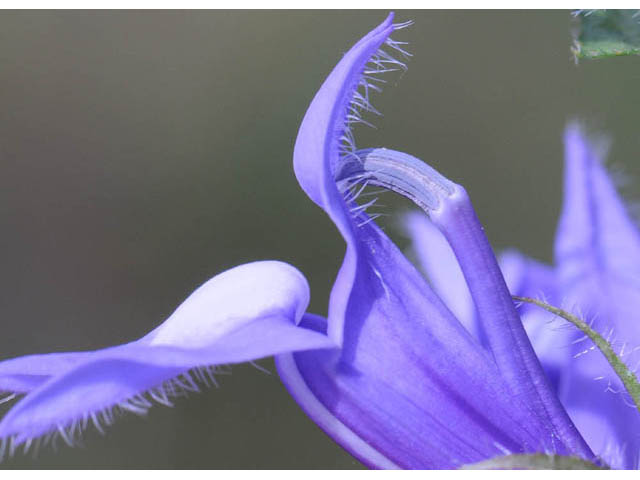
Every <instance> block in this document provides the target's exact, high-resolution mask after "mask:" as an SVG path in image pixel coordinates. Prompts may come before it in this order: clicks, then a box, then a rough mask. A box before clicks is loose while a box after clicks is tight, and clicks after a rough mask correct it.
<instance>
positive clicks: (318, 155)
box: [293, 14, 393, 344]
mask: <svg viewBox="0 0 640 480" xmlns="http://www.w3.org/2000/svg"><path fill="white" fill-rule="evenodd" d="M392 22H393V14H390V15H389V16H388V17H387V18H386V19H385V21H384V22H382V23H381V24H380V25H379V26H378V27H377V28H376V29H374V30H372V31H371V32H370V33H369V34H368V35H366V36H365V37H364V38H362V39H361V40H360V41H359V42H358V43H356V44H355V45H354V46H353V47H352V48H351V49H350V50H349V51H348V52H347V53H346V54H345V55H344V57H342V60H340V62H339V63H338V65H337V66H336V67H335V68H334V69H333V71H332V72H331V74H330V75H329V76H328V77H327V79H326V80H325V81H324V83H323V84H322V86H321V87H320V90H319V91H318V93H317V94H316V96H315V97H314V99H313V101H312V102H311V105H310V106H309V109H308V110H307V113H306V114H305V116H304V118H303V120H302V124H301V125H300V130H299V131H298V137H297V139H296V144H295V148H294V152H293V166H294V170H295V174H296V177H297V179H298V182H299V183H300V186H301V187H302V188H303V190H304V191H305V192H306V193H307V195H309V197H310V198H311V199H312V200H313V201H314V202H316V203H317V204H318V205H319V206H320V207H322V208H323V209H324V210H325V212H327V214H328V215H329V216H330V217H331V219H332V220H333V222H334V223H335V224H336V226H337V227H338V229H339V230H340V232H341V233H342V235H343V236H344V237H345V240H347V253H346V255H345V258H344V261H343V263H342V267H341V268H340V272H339V273H338V278H337V279H336V282H335V284H334V288H333V290H332V293H331V298H330V300H329V329H328V332H327V333H328V335H329V336H330V337H331V338H332V339H333V340H334V341H336V343H338V344H342V335H343V323H344V316H345V310H346V308H347V301H348V298H349V290H350V289H351V285H352V284H353V281H354V278H355V274H356V262H357V258H356V253H355V251H354V250H353V240H354V238H355V232H354V225H353V223H352V221H351V215H350V213H349V211H348V208H347V206H346V204H345V202H344V200H343V198H342V194H341V193H340V192H339V191H338V188H337V186H336V184H335V181H334V173H335V172H334V168H335V166H336V164H337V163H338V160H339V142H340V138H339V137H340V135H341V133H342V132H343V131H344V130H345V128H346V125H345V117H346V110H347V107H348V105H349V102H351V99H352V97H353V94H354V92H355V90H356V89H357V87H358V84H359V82H360V80H361V78H362V72H363V70H364V68H365V65H366V64H367V62H368V61H369V60H370V59H371V56H372V55H373V54H374V53H375V52H376V51H377V50H378V49H379V48H380V46H381V45H382V44H383V43H384V42H385V41H386V40H387V38H389V35H390V34H391V32H392V31H393V24H392Z"/></svg>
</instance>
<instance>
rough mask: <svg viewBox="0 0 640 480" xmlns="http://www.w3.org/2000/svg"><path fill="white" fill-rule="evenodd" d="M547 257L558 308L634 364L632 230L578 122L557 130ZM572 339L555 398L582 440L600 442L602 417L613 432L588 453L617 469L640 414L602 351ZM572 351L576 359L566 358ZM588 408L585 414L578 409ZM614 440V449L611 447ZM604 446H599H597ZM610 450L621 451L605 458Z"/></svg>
mask: <svg viewBox="0 0 640 480" xmlns="http://www.w3.org/2000/svg"><path fill="white" fill-rule="evenodd" d="M555 256H556V265H557V275H558V287H559V292H560V295H561V297H562V300H563V306H564V307H565V308H566V309H568V310H573V311H574V312H576V313H578V314H580V315H582V316H583V317H584V318H585V319H586V320H587V321H589V322H591V323H592V327H593V328H594V329H595V330H597V331H598V332H599V333H600V334H602V335H603V336H605V337H606V338H609V339H610V341H611V342H612V344H613V345H614V348H615V349H616V350H617V351H618V352H619V353H620V355H621V357H622V359H623V361H624V362H625V363H626V364H627V365H628V366H629V367H630V368H631V369H632V370H636V369H637V366H638V365H639V364H640V363H639V362H640V353H639V352H638V350H637V348H636V347H637V346H638V345H640V329H638V328H637V325H636V323H637V322H636V321H635V318H636V316H637V312H638V310H639V309H640V234H639V233H638V229H637V227H636V225H635V224H634V222H633V221H632V220H631V219H630V218H629V216H628V214H627V211H626V208H625V206H624V203H623V202H622V200H621V199H620V197H619V196H618V194H617V193H616V189H615V186H614V184H613V182H612V181H611V179H610V178H609V176H608V175H607V172H606V169H605V168H604V166H603V165H602V161H601V159H600V158H599V156H598V154H597V151H596V149H595V148H594V146H593V145H592V144H590V143H589V141H588V140H587V139H586V138H585V136H584V134H583V133H582V131H581V130H580V128H579V127H578V126H576V125H571V126H569V127H568V128H567V131H566V133H565V189H564V204H563V209H562V214H561V217H560V222H559V225H558V232H557V235H556V244H555ZM580 337H581V334H580V333H579V332H575V333H574V335H573V339H574V340H575V341H576V343H575V345H572V347H571V348H570V349H568V351H567V356H568V357H570V358H571V359H572V360H571V368H567V369H566V370H565V372H564V373H565V375H564V377H563V383H562V388H561V391H560V394H561V399H562V400H563V403H564V404H565V405H566V406H567V409H568V410H569V413H570V414H573V412H574V411H575V412H578V411H579V412H581V414H580V415H575V416H576V422H577V426H578V428H579V429H580V430H581V431H582V432H584V435H585V438H586V439H587V441H588V442H590V443H591V444H593V445H594V446H595V445H602V443H603V440H602V437H601V433H599V432H600V431H601V426H599V423H594V422H592V421H585V420H584V419H588V418H591V419H593V418H596V417H600V418H604V419H607V421H609V427H608V429H609V430H611V431H613V432H615V438H613V439H611V438H609V439H607V441H606V443H607V445H608V446H607V452H608V453H607V452H603V451H596V453H598V454H601V455H603V457H604V458H605V460H606V461H608V462H609V463H610V464H611V465H612V466H614V467H618V468H636V467H637V463H638V460H637V454H636V452H637V451H638V449H639V448H640V438H639V437H638V435H637V432H638V431H639V430H640V415H638V412H637V411H636V410H635V409H633V408H629V407H627V406H626V405H625V404H624V403H625V395H626V394H625V393H624V389H623V387H622V385H621V383H620V382H619V380H618V379H617V378H616V376H615V375H614V373H613V371H612V370H611V368H610V367H609V365H608V364H607V362H606V361H605V360H604V358H603V357H602V355H601V354H600V353H599V352H597V351H593V350H592V349H591V344H589V343H588V342H584V341H579V340H580ZM574 357H576V358H575V359H574ZM587 411H591V412H594V414H592V415H586V414H585V412H587ZM611 445H616V448H611ZM601 448H604V447H601ZM612 451H617V452H623V453H621V454H617V455H615V456H613V457H612V458H609V457H608V454H609V453H610V452H612Z"/></svg>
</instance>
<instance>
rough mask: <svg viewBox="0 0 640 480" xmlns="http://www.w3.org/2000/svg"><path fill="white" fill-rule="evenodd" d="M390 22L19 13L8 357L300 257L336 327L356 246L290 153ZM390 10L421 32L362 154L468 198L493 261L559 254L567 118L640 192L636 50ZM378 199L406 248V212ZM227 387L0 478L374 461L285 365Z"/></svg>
mask: <svg viewBox="0 0 640 480" xmlns="http://www.w3.org/2000/svg"><path fill="white" fill-rule="evenodd" d="M385 15H386V12H383V11H368V12H365V11H361V12H355V11H342V12H330V11H321V12H313V11H304V12H288V11H282V12H274V11H270V12H245V11H243V12H233V11H193V12H180V11H172V12H147V11H126V12H102V11H92V12H81V11H58V12H31V11H30V12H11V11H3V12H1V13H0V65H2V67H1V69H0V105H1V107H0V231H1V234H0V265H1V268H0V322H1V323H0V325H1V329H0V357H1V358H9V357H13V356H16V355H22V354H28V353H34V352H46V351H64V350H75V349H90V348H100V347H105V346H108V345H112V344H115V343H119V342H123V341H128V340H132V339H135V338H137V337H139V336H141V335H143V334H144V333H146V332H147V331H149V330H150V329H151V328H153V327H154V326H156V325H157V324H158V323H159V322H161V321H162V320H163V319H164V318H166V317H167V316H168V315H169V314H170V313H171V312H172V310H173V309H174V307H176V306H177V305H178V304H179V303H180V302H181V301H182V300H183V299H184V298H185V297H186V296H187V295H188V294H189V293H190V292H191V291H192V290H193V289H194V288H195V287H196V286H198V285H199V284H201V283H202V282H203V281H205V280H206V279H208V278H209V277H211V276H213V275H214V274H216V273H217V272H220V271H222V270H225V269H227V268H229V267H231V266H234V265H237V264H240V263H243V262H248V261H252V260H258V259H280V260H284V261H287V262H290V263H292V264H294V265H296V266H297V267H298V268H299V269H300V270H301V271H302V272H304V274H305V275H306V276H307V278H308V279H309V282H310V284H311V288H312V301H311V310H312V311H314V312H317V313H326V304H327V298H328V293H329V290H330V287H331V284H332V280H333V278H334V276H335V274H336V272H337V269H338V267H339V265H340V262H341V259H342V255H343V251H344V245H343V242H342V240H341V238H340V237H339V236H338V234H337V231H336V229H335V228H334V226H333V225H332V224H331V223H330V222H329V221H328V219H327V218H326V217H325V215H324V213H323V212H322V211H321V210H320V209H319V208H317V207H316V206H315V205H314V204H313V203H312V202H311V201H310V200H308V199H307V197H306V196H305V195H304V193H302V191H301V190H300V188H299V187H298V185H297V183H296V180H295V177H294V175H293V171H292V167H291V158H292V150H293V144H294V140H295V136H296V132H297V128H298V125H299V123H300V120H301V119H302V116H303V114H304V112H305V110H306V108H307V105H308V104H309V102H310V100H311V99H312V97H313V95H314V93H315V91H316V90H317V88H318V87H319V86H320V84H321V83H322V81H323V79H324V78H325V76H326V75H327V74H328V73H329V71H330V70H331V69H332V67H333V66H334V65H335V63H336V62H337V61H338V60H339V59H340V58H341V55H342V54H343V53H344V52H345V51H346V50H347V49H348V48H349V47H350V46H351V45H352V44H353V43H354V42H355V41H356V40H357V39H359V38H360V37H361V36H362V35H363V34H365V33H366V32H367V31H368V30H370V29H371V28H373V27H374V26H375V25H377V23H379V22H380V21H381V20H382V19H383V18H384V17H385ZM396 18H397V19H398V21H405V20H409V19H413V20H415V25H414V26H413V27H411V28H410V29H407V30H403V31H401V32H398V33H397V34H396V35H395V36H394V38H396V39H398V40H405V41H409V42H410V46H409V49H410V51H411V52H412V53H413V54H414V57H413V58H412V59H411V60H410V62H409V71H408V72H407V73H406V74H404V75H402V76H396V77H390V80H391V81H390V85H389V86H388V88H386V91H385V93H384V94H383V95H382V96H379V97H378V98H377V99H376V100H375V105H376V106H377V108H378V109H379V110H381V111H382V112H383V113H384V117H382V118H378V119H376V120H375V124H376V125H377V127H378V129H377V130H375V131H372V130H366V129H363V128H361V129H360V130H359V131H358V132H357V138H358V140H359V145H360V146H388V147H393V148H397V149H400V150H403V151H407V152H410V153H412V154H414V155H417V156H418V157H421V158H423V159H424V160H425V161H427V162H429V163H430V164H431V165H432V166H434V167H435V168H437V169H439V170H440V171H441V172H442V173H444V174H445V175H446V176H448V177H449V178H451V179H453V180H454V181H457V182H459V183H461V184H463V185H464V186H465V187H466V188H467V190H468V191H469V193H470V195H471V196H472V199H473V200H474V203H475V206H476V208H477V211H478V214H479V216H480V218H481V220H482V222H483V223H484V225H485V227H486V231H487V233H488V235H489V237H490V239H491V241H492V243H493V245H494V246H495V248H496V249H503V248H506V247H509V246H513V247H517V248H518V249H520V250H522V251H524V252H526V253H528V254H530V255H533V256H535V257H537V258H539V259H541V260H544V261H551V259H552V240H553V235H554V229H555V223H556V218H557V216H558V213H559V209H560V200H561V181H562V177H561V175H562V141H561V138H562V131H563V128H564V126H565V124H566V122H567V121H568V120H570V119H572V118H578V119H582V120H583V121H585V122H586V123H587V125H589V126H590V128H591V129H592V130H593V131H595V132H599V133H608V134H609V135H610V137H611V138H612V140H613V143H612V148H611V153H610V159H611V161H612V164H613V165H614V166H616V167H617V170H619V171H624V172H625V174H624V175H621V176H620V177H621V178H622V177H624V178H626V179H631V180H630V181H628V182H627V185H626V187H625V190H626V192H627V193H628V195H629V196H630V197H631V198H633V197H634V195H635V196H637V194H638V193H640V183H639V182H640V166H639V165H638V162H637V159H638V153H637V152H639V151H640V135H638V121H639V120H640V109H639V108H638V105H640V89H639V88H638V85H639V84H640V59H639V58H637V57H635V58H634V57H629V58H614V59H609V60H601V61H592V62H586V61H585V62H583V63H581V64H579V65H575V64H574V63H573V61H572V58H571V55H570V53H569V45H570V40H571V36H570V32H569V30H570V16H569V13H568V12H566V11H551V12H543V11H537V12H528V11H518V12H496V11H482V12H475V11H472V12H464V11H456V12H447V11H418V12H414V11H412V12H408V11H399V12H397V17H396ZM634 179H635V182H634ZM382 203H384V204H385V205H387V206H386V207H385V208H384V209H383V210H382V211H383V212H385V213H387V214H390V216H388V217H386V218H385V219H384V222H385V223H386V225H387V227H386V228H387V231H388V232H389V233H390V234H391V235H392V236H393V237H394V238H395V239H397V241H398V243H400V244H401V245H406V239H404V238H403V236H402V234H401V232H400V231H399V230H398V229H397V227H396V224H397V221H396V220H397V218H398V214H399V212H401V211H402V209H404V208H407V207H408V205H407V203H406V202H403V201H402V200H399V199H396V198H393V197H392V196H385V201H384V202H382ZM260 363H261V365H262V366H264V367H266V368H268V369H270V370H271V371H274V370H273V364H272V362H271V360H264V361H262V362H260ZM219 380H220V387H219V388H213V389H210V390H207V391H205V392H203V393H201V394H197V395H192V396H191V397H190V398H188V399H179V400H178V401H176V406H175V407H174V408H166V407H156V408H154V409H152V410H151V411H150V413H149V415H148V416H147V417H145V418H140V417H136V416H134V415H126V416H125V417H123V418H122V419H120V421H118V422H117V423H116V424H115V425H114V426H113V427H112V428H110V429H109V430H108V433H107V435H106V436H101V435H100V434H98V433H97V432H96V431H95V429H93V428H91V429H89V431H88V432H87V433H85V435H84V439H85V441H84V446H82V447H78V448H74V449H71V448H68V447H66V446H64V445H63V443H62V442H59V443H60V446H59V448H58V451H57V452H55V451H54V450H53V449H51V448H45V449H44V450H42V451H41V452H40V453H39V454H38V456H37V457H36V458H35V459H34V458H32V457H31V455H28V456H23V455H20V454H18V455H17V456H16V457H15V458H13V459H11V460H8V461H5V462H4V463H3V464H1V465H0V468H16V467H20V468H44V467H48V468H57V467H66V468H361V466H360V464H359V463H358V462H356V461H355V460H353V459H352V458H351V457H350V456H349V455H348V454H346V453H345V452H343V451H342V450H341V449H340V448H339V447H338V446H337V445H335V444H334V443H333V442H332V441H331V440H329V439H328V438H327V437H326V436H325V435H324V434H323V433H322V432H321V431H320V429H319V428H317V427H316V426H315V425H314V424H313V422H311V421H310V420H309V419H308V418H307V417H306V416H305V415H304V414H303V413H302V411H301V410H300V409H299V408H298V407H297V405H296V404H295V402H294V401H293V400H292V399H291V398H290V397H289V396H288V394H287V393H286V391H285V389H284V387H283V386H282V385H281V384H280V382H279V380H278V377H277V375H276V374H275V373H274V374H272V375H267V374H265V373H263V372H261V371H259V370H258V369H256V368H254V367H251V366H239V367H234V368H233V373H232V374H231V375H227V376H223V377H221V378H220V379H219ZM4 410H6V408H5V409H4ZM4 410H3V411H4Z"/></svg>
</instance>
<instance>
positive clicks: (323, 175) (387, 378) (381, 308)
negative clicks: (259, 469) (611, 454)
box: [277, 17, 590, 468]
mask: <svg viewBox="0 0 640 480" xmlns="http://www.w3.org/2000/svg"><path fill="white" fill-rule="evenodd" d="M392 30H393V25H392V24H391V17H390V18H388V19H387V20H385V22H383V23H382V24H381V25H380V26H379V27H378V28H376V29H375V30H373V31H372V32H371V33H369V34H368V35H367V36H365V37H364V38H363V39H362V40H360V41H359V42H358V43H357V44H356V45H355V46H354V47H353V48H352V49H351V50H349V52H347V53H346V54H345V56H344V57H343V58H342V60H341V61H340V62H339V63H338V65H337V66H336V68H335V69H334V71H333V72H332V73H331V74H330V75H329V77H328V78H327V80H326V81H325V83H324V84H323V86H322V87H321V88H320V90H319V92H318V94H317V95H316V97H315V98H314V100H313V101H312V103H311V105H310V107H309V110H308V111H307V114H306V115H305V118H304V120H303V123H302V125H301V127H300V132H299V134H298V139H297V141H296V146H295V152H294V165H295V169H296V175H297V177H298V180H299V182H300V184H301V186H302V188H303V189H304V190H305V191H306V192H307V194H308V195H309V196H310V197H311V199H312V200H313V201H314V202H316V203H317V204H318V205H320V206H321V207H322V208H323V209H324V210H325V211H326V212H327V214H328V215H329V216H330V217H331V218H332V220H333V221H334V223H335V224H336V226H337V227H338V229H339V230H340V232H341V234H342V236H343V237H344V239H345V242H346V244H347V252H346V255H345V259H344V262H343V264H342V267H341V269H340V272H339V274H338V277H337V279H336V282H335V285H334V287H333V290H332V293H331V299H330V304H329V314H328V320H327V324H326V326H325V325H319V320H318V318H317V317H305V321H304V322H303V325H307V326H309V327H310V328H311V327H313V326H315V328H316V329H318V330H319V331H321V332H324V331H325V330H326V331H327V332H328V335H329V336H330V337H331V338H332V339H334V340H335V341H336V342H337V343H339V344H340V345H342V350H341V351H327V350H325V351H306V352H300V353H295V354H286V355H281V356H278V357H277V363H278V369H279V373H280V375H281V377H282V378H283V381H284V382H285V384H286V385H287V388H288V389H289V391H290V392H291V393H292V395H293V396H294V397H295V398H296V400H297V401H298V402H299V403H300V404H301V406H302V407H303V409H304V410H305V411H306V412H307V413H308V414H309V415H310V416H311V418H313V419H314V420H315V421H316V422H317V423H318V424H319V425H320V426H321V427H322V428H323V429H324V430H325V431H326V432H327V433H328V434H329V435H331V436H332V437H333V438H334V439H336V440H337V441H338V442H339V443H341V444H342V445H344V446H345V448H347V449H349V450H350V451H351V452H352V453H353V454H354V455H356V456H357V457H358V458H360V459H361V460H362V461H364V462H365V463H367V464H369V465H371V466H374V467H379V468H388V467H394V466H397V467H402V468H451V467H455V466H459V465H462V464H465V463H471V462H475V461H479V460H482V459H486V458H490V457H493V456H497V455H503V454H506V453H515V452H545V451H553V452H559V453H563V452H564V453H579V454H582V455H585V456H587V457H588V456H589V454H590V452H589V450H588V448H587V447H586V446H585V445H584V442H582V439H581V438H580V437H579V435H578V434H576V433H575V431H568V430H567V429H570V428H571V427H572V426H571V425H570V422H569V423H567V422H568V419H567V421H566V422H565V425H566V427H567V428H566V429H565V430H558V431H555V430H554V425H552V424H551V423H550V421H549V417H548V415H543V414H540V411H539V409H534V408H532V406H530V405H529V403H528V401H527V400H528V399H529V397H528V396H527V395H514V391H513V390H512V386H511V385H509V384H508V383H507V382H506V381H505V380H504V378H503V374H502V373H501V371H500V370H499V369H498V368H497V366H496V364H495V362H494V359H493V358H492V357H491V356H490V355H489V354H488V353H487V352H486V351H485V350H484V349H483V348H482V346H481V345H480V344H479V343H478V342H477V341H476V340H475V339H474V338H473V337H472V336H471V335H470V334H469V332H468V331H467V330H466V329H465V328H464V327H463V325H462V324H461V323H460V322H459V321H458V320H457V319H456V318H455V317H454V316H453V315H452V314H451V312H450V311H449V309H448V308H447V307H446V306H445V305H444V303H443V302H442V301H441V300H440V298H438V296H437V295H435V294H434V293H433V291H431V289H430V288H429V286H428V285H427V284H426V283H425V281H424V279H423V278H422V276H421V275H420V274H419V273H418V272H417V271H416V270H415V269H414V268H413V266H412V265H411V264H410V263H409V262H408V261H407V260H406V259H405V258H404V257H403V256H402V254H401V253H400V252H399V251H398V249H397V248H396V247H395V246H394V245H393V243H392V242H391V241H390V240H389V239H388V238H387V237H386V236H385V235H384V233H383V232H382V231H381V230H380V229H379V228H378V227H377V226H376V225H375V223H373V222H372V221H371V220H372V219H371V218H369V217H367V216H366V215H365V214H362V213H359V214H358V215H357V218H358V221H356V220H354V218H353V217H352V213H351V211H350V208H353V207H354V205H353V204H352V201H351V200H349V204H347V202H346V201H345V199H344V197H343V193H341V192H340V191H339V189H338V187H337V185H336V182H335V180H334V178H336V177H339V175H338V173H341V172H340V167H341V161H342V158H343V157H342V156H349V155H352V154H353V153H354V151H353V150H349V149H346V150H345V149H344V148H341V147H340V141H341V138H347V143H349V142H351V137H350V135H351V132H350V126H349V124H348V123H347V122H346V115H347V109H348V105H349V102H350V101H351V100H352V98H354V92H355V89H356V87H357V86H358V85H359V84H360V83H361V81H362V79H363V77H362V72H363V71H364V69H365V64H366V63H367V61H369V59H370V57H372V56H374V55H376V54H378V52H379V50H378V49H379V48H380V47H381V45H383V44H389V42H387V38H388V35H389V34H390V33H391V32H392ZM391 45H393V44H391ZM378 55H379V54H378ZM382 55H384V54H382ZM385 58H388V56H386V57H385ZM365 83H366V82H365ZM360 98H362V95H361V96H360ZM378 153H380V154H381V155H384V152H383V151H380V152H378ZM463 235H466V233H463ZM490 254H491V256H492V258H493V261H494V263H495V258H494V257H493V253H492V252H490ZM495 270H496V271H497V272H498V273H497V275H500V274H499V270H498V267H497V263H496V265H495ZM499 278H500V280H501V279H502V277H501V276H500V277H499ZM501 281H502V280H501ZM502 282H503V281H502ZM502 289H503V290H504V292H502V297H503V298H501V299H502V300H504V302H505V303H507V304H509V303H510V304H511V306H510V309H511V310H510V313H513V315H515V320H514V322H516V321H517V324H516V325H519V322H520V321H519V319H518V318H517V315H516V314H515V311H513V304H512V302H511V299H510V296H509V294H508V291H507V290H506V286H504V282H503V285H502ZM472 293H473V292H472ZM511 311H513V312H511ZM512 323H513V322H512ZM518 328H520V330H522V332H521V333H522V335H521V337H522V338H523V339H524V340H523V341H524V342H525V343H526V344H527V345H528V340H527V339H526V335H525V333H524V330H523V329H522V326H521V325H519V327H518ZM529 350H530V352H529V353H530V356H531V357H533V358H534V359H535V356H534V354H533V351H532V350H531V348H530V346H529ZM511 355H512V356H513V354H511ZM507 357H508V352H505V355H504V358H507ZM516 357H517V356H516ZM517 358H518V359H519V358H520V357H517ZM514 368H520V367H517V366H516V367H514ZM538 368H539V367H538ZM525 373H526V372H525ZM540 374H541V375H542V373H540ZM525 378H528V377H526V376H525ZM528 381H529V383H528V384H527V385H529V386H530V385H531V381H530V379H528ZM542 381H544V380H542ZM539 388H541V389H543V388H547V387H544V386H541V387H539ZM545 392H547V393H549V394H550V391H549V390H548V388H547V390H545ZM550 395H551V394H550ZM555 401H556V403H557V399H556V400H555ZM558 408H560V407H559V405H558ZM555 413H556V412H555V411H554V412H553V413H551V415H555ZM560 414H561V415H564V417H566V414H565V413H564V411H562V410H561V409H560ZM564 417H562V418H563V419H564ZM576 445H577V446H576Z"/></svg>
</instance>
